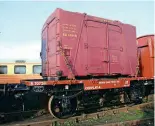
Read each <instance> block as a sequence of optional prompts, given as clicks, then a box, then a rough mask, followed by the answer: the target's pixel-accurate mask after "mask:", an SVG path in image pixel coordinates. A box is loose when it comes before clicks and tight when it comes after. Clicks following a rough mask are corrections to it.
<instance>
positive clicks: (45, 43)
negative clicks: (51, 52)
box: [40, 29, 47, 76]
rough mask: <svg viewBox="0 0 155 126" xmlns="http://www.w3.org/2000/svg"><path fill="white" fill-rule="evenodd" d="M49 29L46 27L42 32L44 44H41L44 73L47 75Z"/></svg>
mask: <svg viewBox="0 0 155 126" xmlns="http://www.w3.org/2000/svg"><path fill="white" fill-rule="evenodd" d="M46 50H47V30H46V29H45V30H44V31H43V33H42V45H41V53H40V57H41V62H42V74H43V76H47V70H46V69H47V51H46Z"/></svg>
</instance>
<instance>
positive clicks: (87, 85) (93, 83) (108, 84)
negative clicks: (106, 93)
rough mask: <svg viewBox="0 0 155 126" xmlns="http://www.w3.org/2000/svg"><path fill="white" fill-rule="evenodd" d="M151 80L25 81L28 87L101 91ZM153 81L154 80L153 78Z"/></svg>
mask: <svg viewBox="0 0 155 126" xmlns="http://www.w3.org/2000/svg"><path fill="white" fill-rule="evenodd" d="M148 79H151V78H146V77H134V78H119V79H93V80H59V81H23V82H24V83H25V84H26V85H27V86H40V85H42V86H43V85H51V86H55V85H74V84H83V85H84V90H100V89H112V88H124V87H130V81H132V80H136V81H138V80H148ZM152 79H153V78H152Z"/></svg>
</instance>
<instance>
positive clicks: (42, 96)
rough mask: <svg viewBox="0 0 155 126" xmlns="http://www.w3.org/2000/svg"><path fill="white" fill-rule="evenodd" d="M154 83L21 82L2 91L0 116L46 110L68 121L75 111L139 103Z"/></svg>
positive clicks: (147, 80)
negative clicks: (111, 104)
mask: <svg viewBox="0 0 155 126" xmlns="http://www.w3.org/2000/svg"><path fill="white" fill-rule="evenodd" d="M153 82H154V79H153V78H142V77H137V78H118V79H91V80H59V81H55V80H49V81H47V80H42V79H40V80H38V79H37V80H24V81H21V83H22V84H20V85H19V84H18V85H4V87H1V94H0V103H1V104H0V113H1V115H2V114H3V113H10V112H21V111H23V112H24V111H31V110H37V109H38V110H39V109H46V110H47V111H48V112H49V113H50V114H51V115H52V116H54V117H56V118H68V117H70V116H73V115H74V114H76V112H77V111H78V110H85V109H88V108H100V107H104V106H105V105H107V103H108V104H109V103H115V104H117V103H118V104H120V103H131V102H134V103H140V102H142V100H143V98H144V97H146V96H148V95H149V94H150V93H151V91H152V90H153V89H154V83H153ZM1 86H2V85H1Z"/></svg>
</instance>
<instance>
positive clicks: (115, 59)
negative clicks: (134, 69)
mask: <svg viewBox="0 0 155 126" xmlns="http://www.w3.org/2000/svg"><path fill="white" fill-rule="evenodd" d="M108 36H109V37H108V39H109V40H108V43H109V46H108V48H109V65H110V66H109V74H119V73H121V65H120V62H121V61H123V60H122V59H121V58H123V56H122V54H123V44H124V43H122V41H123V40H122V29H121V27H119V26H116V25H110V24H109V25H108Z"/></svg>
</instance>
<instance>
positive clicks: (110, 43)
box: [41, 9, 137, 77]
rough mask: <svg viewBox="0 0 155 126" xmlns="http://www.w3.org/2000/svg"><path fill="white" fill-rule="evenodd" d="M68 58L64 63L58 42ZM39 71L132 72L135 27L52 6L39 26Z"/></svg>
mask: <svg viewBox="0 0 155 126" xmlns="http://www.w3.org/2000/svg"><path fill="white" fill-rule="evenodd" d="M60 44H61V46H62V47H63V51H64V53H65V55H66V56H65V57H67V61H69V63H68V64H69V66H70V68H71V70H69V68H68V67H67V65H66V63H65V60H64V56H63V55H62V53H60V50H61V46H60ZM41 58H42V75H43V76H47V77H52V76H56V73H58V71H62V73H63V76H68V75H70V71H72V72H73V74H74V75H75V76H87V75H93V76H103V75H113V74H121V75H129V76H134V75H135V74H136V66H137V46H136V28H135V27H134V26H132V25H129V24H123V23H121V22H119V21H112V20H108V19H104V18H99V17H95V16H90V15H87V14H85V13H84V14H82V13H76V12H69V11H65V10H62V9H56V10H55V11H54V13H53V14H51V15H50V16H49V18H48V19H47V21H46V22H45V24H44V26H43V29H42V49H41Z"/></svg>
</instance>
